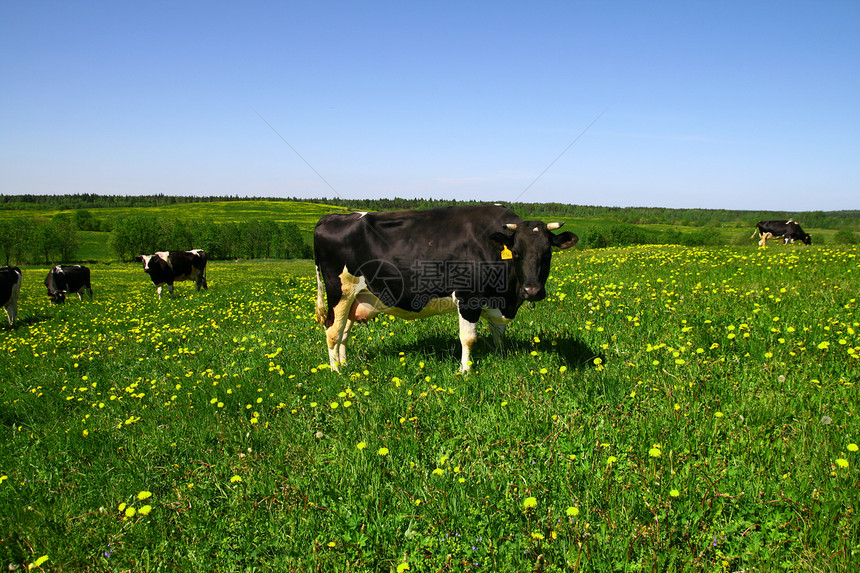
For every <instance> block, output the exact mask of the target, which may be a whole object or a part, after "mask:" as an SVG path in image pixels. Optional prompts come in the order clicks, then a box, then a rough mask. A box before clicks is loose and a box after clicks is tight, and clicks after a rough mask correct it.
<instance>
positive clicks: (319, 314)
mask: <svg viewBox="0 0 860 573" xmlns="http://www.w3.org/2000/svg"><path fill="white" fill-rule="evenodd" d="M316 270H317V305H316V319H317V322H318V323H320V324H325V318H326V314H327V310H326V306H325V283H323V280H322V273H321V272H320V268H319V266H318V265H317V267H316Z"/></svg>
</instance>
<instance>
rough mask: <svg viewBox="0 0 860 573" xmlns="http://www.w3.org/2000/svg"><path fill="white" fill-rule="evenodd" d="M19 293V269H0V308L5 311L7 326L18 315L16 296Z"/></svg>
mask: <svg viewBox="0 0 860 573" xmlns="http://www.w3.org/2000/svg"><path fill="white" fill-rule="evenodd" d="M20 292H21V269H19V268H18V267H2V268H0V306H2V307H3V309H4V310H5V311H6V318H7V319H8V320H9V326H12V323H14V322H15V315H17V314H18V294H19V293H20Z"/></svg>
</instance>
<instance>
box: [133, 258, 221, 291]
mask: <svg viewBox="0 0 860 573" xmlns="http://www.w3.org/2000/svg"><path fill="white" fill-rule="evenodd" d="M140 260H141V261H142V262H143V270H144V271H145V272H146V273H147V274H148V275H149V277H150V278H151V279H152V283H153V284H154V285H155V286H156V291H157V292H158V298H159V299H161V292H162V289H163V288H164V286H165V285H166V286H167V292H169V293H170V297H171V298H173V283H174V282H176V281H194V282H195V286H196V288H197V290H198V291H199V290H200V289H201V288H208V286H209V285H208V284H207V283H206V252H205V251H204V250H203V249H194V250H191V251H159V252H157V253H155V254H152V255H140Z"/></svg>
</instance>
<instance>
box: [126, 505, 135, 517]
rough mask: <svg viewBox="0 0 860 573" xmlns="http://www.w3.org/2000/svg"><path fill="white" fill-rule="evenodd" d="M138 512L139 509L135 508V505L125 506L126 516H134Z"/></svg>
mask: <svg viewBox="0 0 860 573" xmlns="http://www.w3.org/2000/svg"><path fill="white" fill-rule="evenodd" d="M136 513H137V510H136V509H135V508H133V507H127V508H125V516H126V517H134V515H135V514H136Z"/></svg>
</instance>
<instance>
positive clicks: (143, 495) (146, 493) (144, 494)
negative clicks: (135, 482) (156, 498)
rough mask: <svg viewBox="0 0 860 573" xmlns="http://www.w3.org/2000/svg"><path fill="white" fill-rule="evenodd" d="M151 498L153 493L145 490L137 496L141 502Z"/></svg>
mask: <svg viewBox="0 0 860 573" xmlns="http://www.w3.org/2000/svg"><path fill="white" fill-rule="evenodd" d="M150 497H152V492H151V491H146V490H143V491H141V492H139V493H138V494H137V499H139V500H140V501H143V500H145V499H149V498H150Z"/></svg>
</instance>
